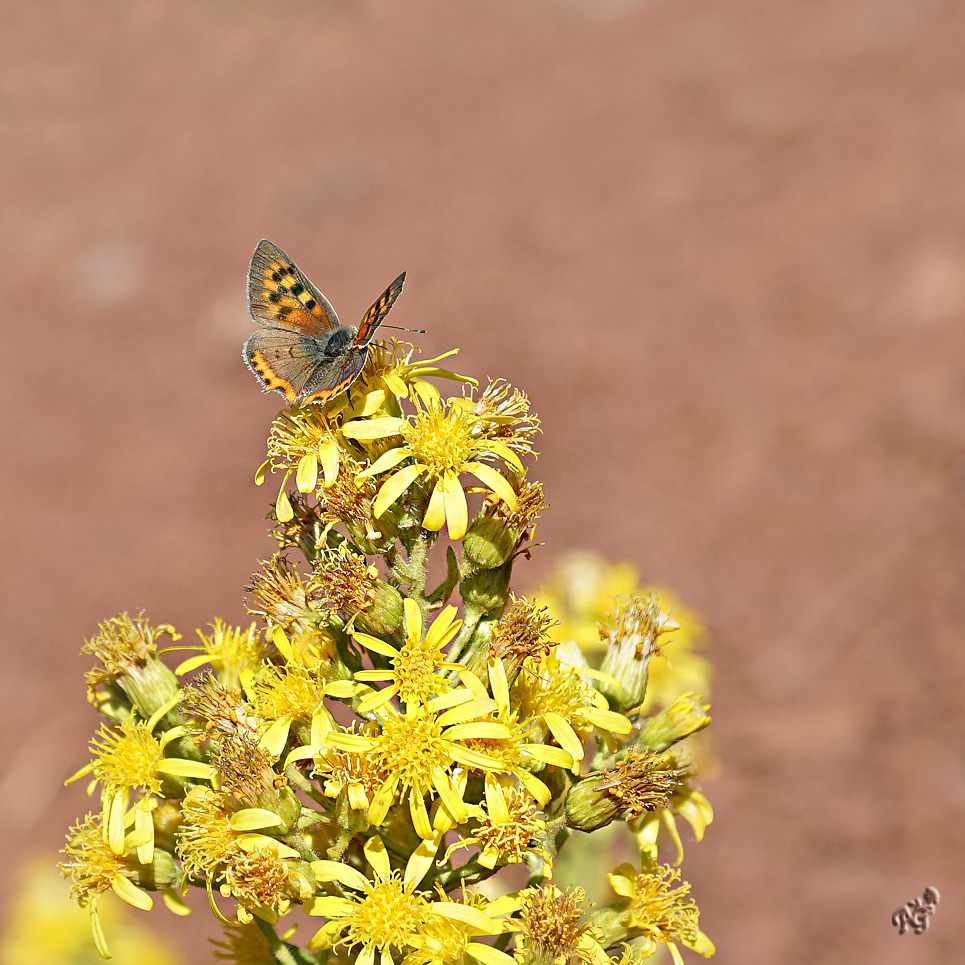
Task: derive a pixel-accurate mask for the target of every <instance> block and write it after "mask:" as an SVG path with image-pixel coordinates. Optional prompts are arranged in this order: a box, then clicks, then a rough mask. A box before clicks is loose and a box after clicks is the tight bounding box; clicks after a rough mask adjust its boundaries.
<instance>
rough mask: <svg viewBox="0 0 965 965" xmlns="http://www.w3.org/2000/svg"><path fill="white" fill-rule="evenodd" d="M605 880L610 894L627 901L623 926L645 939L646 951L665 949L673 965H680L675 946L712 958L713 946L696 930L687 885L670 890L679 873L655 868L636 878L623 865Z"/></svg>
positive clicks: (694, 909) (697, 914)
mask: <svg viewBox="0 0 965 965" xmlns="http://www.w3.org/2000/svg"><path fill="white" fill-rule="evenodd" d="M608 877H609V879H610V884H611V885H612V886H613V890H614V891H615V892H616V893H617V894H618V895H620V896H621V897H623V898H626V899H628V907H627V911H626V914H625V915H624V917H623V919H622V921H623V923H624V925H625V926H626V927H627V928H629V929H631V930H633V931H635V932H637V933H638V934H639V935H640V936H642V937H644V938H646V939H647V942H648V947H650V948H655V947H656V945H657V944H661V945H666V946H667V948H668V949H669V951H670V955H671V957H672V958H673V960H674V963H675V965H683V958H682V956H681V954H680V950H679V949H678V948H677V945H676V942H680V944H681V945H685V946H686V947H687V948H690V949H692V950H693V951H695V952H697V954H698V955H703V957H704V958H711V957H712V956H713V955H714V953H715V951H716V949H715V948H714V944H713V942H712V941H711V940H710V939H709V938H708V937H707V936H706V935H705V934H704V933H703V932H702V931H701V930H700V929H699V928H698V927H697V922H698V918H699V915H700V913H699V911H698V910H697V906H696V905H695V904H694V903H693V901H689V900H688V899H687V896H688V895H689V894H690V885H689V884H687V883H686V882H684V883H683V884H680V885H678V886H677V887H676V888H674V887H672V886H673V883H674V882H675V881H676V880H678V879H679V878H680V872H679V871H675V870H674V869H673V868H671V867H669V866H668V865H658V866H657V867H656V868H655V869H654V871H653V872H651V873H649V874H637V873H636V871H635V870H634V869H633V867H632V866H630V865H628V864H623V865H620V867H619V868H617V869H616V871H614V872H613V873H612V874H610V875H609V876H608Z"/></svg>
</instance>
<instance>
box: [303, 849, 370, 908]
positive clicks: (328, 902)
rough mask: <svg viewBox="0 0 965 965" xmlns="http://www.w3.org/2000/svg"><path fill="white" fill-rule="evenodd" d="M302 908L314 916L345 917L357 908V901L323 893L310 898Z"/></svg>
mask: <svg viewBox="0 0 965 965" xmlns="http://www.w3.org/2000/svg"><path fill="white" fill-rule="evenodd" d="M312 863H313V864H314V862H312ZM363 880H364V879H363ZM302 908H303V909H304V910H305V914H306V915H312V916H313V917H315V916H322V915H324V917H326V918H343V917H344V916H346V915H351V914H352V912H353V911H354V910H355V902H352V901H349V900H348V898H337V897H335V896H334V895H322V896H321V897H319V898H309V899H308V901H306V902H305V904H304V905H302Z"/></svg>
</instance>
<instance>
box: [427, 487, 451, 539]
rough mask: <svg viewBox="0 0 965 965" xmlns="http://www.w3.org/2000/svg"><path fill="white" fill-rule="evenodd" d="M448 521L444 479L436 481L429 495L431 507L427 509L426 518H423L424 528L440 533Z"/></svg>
mask: <svg viewBox="0 0 965 965" xmlns="http://www.w3.org/2000/svg"><path fill="white" fill-rule="evenodd" d="M445 522H446V497H445V493H444V491H443V488H442V480H441V479H439V480H438V481H437V482H436V485H435V487H434V488H433V490H432V495H431V496H430V497H429V508H428V509H427V510H426V515H425V519H423V520H422V527H423V529H428V530H431V531H432V532H433V533H438V532H439V530H440V529H442V527H443V526H444V525H445Z"/></svg>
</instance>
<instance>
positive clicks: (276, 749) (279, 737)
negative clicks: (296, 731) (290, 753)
mask: <svg viewBox="0 0 965 965" xmlns="http://www.w3.org/2000/svg"><path fill="white" fill-rule="evenodd" d="M291 726H292V720H291V717H279V718H278V720H276V721H275V722H274V723H273V724H272V725H271V727H269V728H268V730H266V731H265V733H264V734H262V735H261V740H259V741H258V743H259V744H261V746H262V747H264V748H265V750H266V751H268V753H269V754H272V755H273V756H274V757H281V753H282V751H283V750H284V749H285V745H286V744H287V743H288V733H289V731H290V730H291Z"/></svg>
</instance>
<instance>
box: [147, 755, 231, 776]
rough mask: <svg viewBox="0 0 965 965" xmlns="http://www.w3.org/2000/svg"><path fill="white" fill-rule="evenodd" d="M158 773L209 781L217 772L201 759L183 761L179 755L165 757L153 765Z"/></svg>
mask: <svg viewBox="0 0 965 965" xmlns="http://www.w3.org/2000/svg"><path fill="white" fill-rule="evenodd" d="M155 770H156V771H157V772H158V773H160V774H167V775H168V776H169V777H190V778H192V779H194V780H199V781H210V780H211V778H213V777H214V776H215V774H217V773H218V772H217V770H215V768H213V767H212V766H211V765H210V764H205V763H203V762H202V761H185V760H182V759H181V758H179V757H165V758H164V760H163V761H160V762H159V763H158V765H157V767H155Z"/></svg>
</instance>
